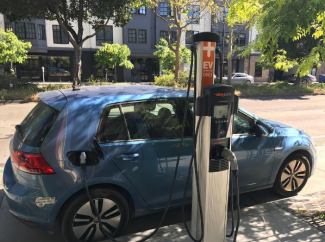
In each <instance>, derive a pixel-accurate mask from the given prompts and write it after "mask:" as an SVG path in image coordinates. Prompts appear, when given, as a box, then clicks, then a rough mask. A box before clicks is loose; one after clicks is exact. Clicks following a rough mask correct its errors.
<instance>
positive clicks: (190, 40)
mask: <svg viewBox="0 0 325 242" xmlns="http://www.w3.org/2000/svg"><path fill="white" fill-rule="evenodd" d="M197 33H199V31H186V40H185V43H186V44H187V45H191V44H193V35H195V34H197Z"/></svg>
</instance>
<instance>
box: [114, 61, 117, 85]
mask: <svg viewBox="0 0 325 242" xmlns="http://www.w3.org/2000/svg"><path fill="white" fill-rule="evenodd" d="M114 82H115V83H116V82H117V66H116V64H115V67H114Z"/></svg>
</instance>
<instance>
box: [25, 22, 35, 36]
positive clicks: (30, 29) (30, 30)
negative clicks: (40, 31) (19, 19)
mask: <svg viewBox="0 0 325 242" xmlns="http://www.w3.org/2000/svg"><path fill="white" fill-rule="evenodd" d="M25 27H26V39H36V31H35V24H30V23H25Z"/></svg>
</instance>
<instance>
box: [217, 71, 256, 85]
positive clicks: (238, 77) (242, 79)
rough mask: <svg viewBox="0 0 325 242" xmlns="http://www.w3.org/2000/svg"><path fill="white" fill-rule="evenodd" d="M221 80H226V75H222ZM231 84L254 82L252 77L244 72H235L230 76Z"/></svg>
mask: <svg viewBox="0 0 325 242" xmlns="http://www.w3.org/2000/svg"><path fill="white" fill-rule="evenodd" d="M222 80H223V81H227V80H228V77H223V78H222ZM231 81H232V84H245V83H246V84H251V83H254V77H253V76H250V75H247V74H246V73H235V74H233V76H232V77H231Z"/></svg>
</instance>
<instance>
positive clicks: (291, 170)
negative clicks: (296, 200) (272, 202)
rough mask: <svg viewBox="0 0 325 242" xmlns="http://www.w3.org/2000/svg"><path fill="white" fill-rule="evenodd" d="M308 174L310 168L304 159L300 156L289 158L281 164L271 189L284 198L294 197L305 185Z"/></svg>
mask: <svg viewBox="0 0 325 242" xmlns="http://www.w3.org/2000/svg"><path fill="white" fill-rule="evenodd" d="M309 174H310V166H309V161H308V159H307V158H306V157H304V156H302V155H292V156H289V157H288V158H287V159H286V160H285V161H284V162H283V164H282V166H281V168H280V170H279V172H278V175H277V177H276V180H275V182H274V186H273V188H274V190H275V191H276V192H277V193H278V194H280V195H282V196H284V197H290V196H293V195H296V194H297V193H298V192H300V191H301V190H302V189H303V188H304V186H305V185H306V183H307V180H308V178H309Z"/></svg>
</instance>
